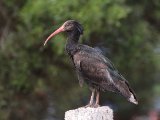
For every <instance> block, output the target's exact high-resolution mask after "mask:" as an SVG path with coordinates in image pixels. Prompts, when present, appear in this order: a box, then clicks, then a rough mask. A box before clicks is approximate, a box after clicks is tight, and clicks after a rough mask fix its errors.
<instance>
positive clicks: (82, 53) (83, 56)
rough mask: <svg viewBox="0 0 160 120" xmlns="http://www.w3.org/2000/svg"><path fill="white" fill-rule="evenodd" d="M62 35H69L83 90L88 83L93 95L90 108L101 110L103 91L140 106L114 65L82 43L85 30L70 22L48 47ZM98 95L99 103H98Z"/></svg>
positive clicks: (100, 53) (69, 45) (68, 49)
mask: <svg viewBox="0 0 160 120" xmlns="http://www.w3.org/2000/svg"><path fill="white" fill-rule="evenodd" d="M60 32H66V33H67V34H68V39H67V44H66V51H67V53H68V55H69V56H70V58H71V60H72V62H73V64H74V67H75V70H76V73H77V76H78V80H79V83H80V86H82V85H83V83H84V82H86V83H87V85H88V86H89V88H90V89H91V91H92V95H91V98H90V102H89V104H88V105H87V106H88V107H98V106H99V92H100V91H112V92H115V93H118V94H120V95H122V96H124V97H125V98H126V99H127V100H128V101H130V102H131V103H134V104H138V101H137V98H136V95H135V93H134V91H133V90H132V88H131V87H130V86H129V84H128V82H127V80H126V79H125V78H124V77H123V76H122V75H121V74H120V73H119V72H118V70H117V69H116V68H115V67H114V65H113V64H112V63H111V61H110V60H109V59H108V58H106V57H105V56H104V55H103V54H102V52H100V51H99V50H97V49H96V48H92V47H90V46H87V45H83V44H79V43H78V41H79V37H80V35H82V34H83V27H82V25H81V24H80V23H78V22H77V21H75V20H68V21H66V22H65V23H64V24H63V25H62V26H61V27H60V28H58V29H57V30H56V31H55V32H53V33H52V34H51V35H50V36H49V37H48V38H47V39H46V41H45V43H44V45H46V43H47V42H48V40H50V39H51V38H52V37H53V36H55V35H56V34H58V33H60ZM95 93H96V101H95V102H94V95H95Z"/></svg>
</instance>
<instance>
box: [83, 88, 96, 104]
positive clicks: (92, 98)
mask: <svg viewBox="0 0 160 120" xmlns="http://www.w3.org/2000/svg"><path fill="white" fill-rule="evenodd" d="M94 94H95V89H93V90H92V95H91V98H90V101H89V104H88V105H86V106H85V107H93V106H94V104H93V102H94Z"/></svg>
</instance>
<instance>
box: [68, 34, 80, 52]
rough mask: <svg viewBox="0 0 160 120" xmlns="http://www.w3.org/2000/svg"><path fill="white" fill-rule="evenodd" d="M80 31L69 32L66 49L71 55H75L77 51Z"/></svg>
mask: <svg viewBox="0 0 160 120" xmlns="http://www.w3.org/2000/svg"><path fill="white" fill-rule="evenodd" d="M79 37H80V33H79V32H78V31H71V32H68V39H67V44H66V51H67V53H68V54H69V55H73V54H74V53H75V52H76V51H77V49H76V48H77V45H78V40H79Z"/></svg>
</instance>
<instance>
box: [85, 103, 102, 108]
mask: <svg viewBox="0 0 160 120" xmlns="http://www.w3.org/2000/svg"><path fill="white" fill-rule="evenodd" d="M84 107H85V108H87V107H91V108H97V107H100V105H99V104H88V105H86V106H84Z"/></svg>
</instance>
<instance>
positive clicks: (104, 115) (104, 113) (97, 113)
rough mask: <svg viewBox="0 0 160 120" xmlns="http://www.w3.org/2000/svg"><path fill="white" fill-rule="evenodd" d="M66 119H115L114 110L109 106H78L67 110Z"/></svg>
mask: <svg viewBox="0 0 160 120" xmlns="http://www.w3.org/2000/svg"><path fill="white" fill-rule="evenodd" d="M65 120H113V110H112V109H111V108H109V107H108V106H103V107H98V108H90V107H87V108H84V107H81V108H78V109H74V110H69V111H66V112H65Z"/></svg>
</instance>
